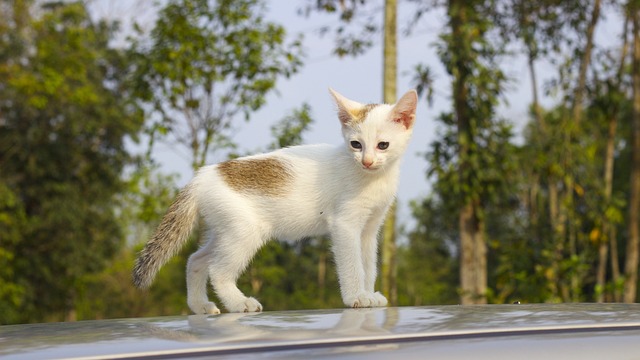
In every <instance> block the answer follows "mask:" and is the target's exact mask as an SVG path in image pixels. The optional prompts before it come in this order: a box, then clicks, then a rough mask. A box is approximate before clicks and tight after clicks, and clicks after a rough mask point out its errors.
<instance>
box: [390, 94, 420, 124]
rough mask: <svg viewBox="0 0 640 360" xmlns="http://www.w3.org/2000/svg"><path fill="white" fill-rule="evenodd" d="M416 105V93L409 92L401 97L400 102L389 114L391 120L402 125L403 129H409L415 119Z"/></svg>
mask: <svg viewBox="0 0 640 360" xmlns="http://www.w3.org/2000/svg"><path fill="white" fill-rule="evenodd" d="M417 104H418V93H417V92H416V91H415V90H409V91H407V93H406V94H404V95H402V97H401V98H400V100H398V102H397V103H396V104H395V105H394V106H393V111H392V113H391V116H392V120H393V121H394V122H397V123H399V124H402V125H404V127H405V129H411V128H412V127H413V122H414V121H415V119H416V106H417Z"/></svg>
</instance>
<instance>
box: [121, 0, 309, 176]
mask: <svg viewBox="0 0 640 360" xmlns="http://www.w3.org/2000/svg"><path fill="white" fill-rule="evenodd" d="M264 11H265V9H264V5H263V3H262V2H261V1H258V0H241V1H231V0H220V1H214V2H211V1H206V0H172V1H169V2H168V3H167V4H166V5H164V6H163V8H162V9H160V11H159V14H158V20H157V21H156V24H155V26H154V28H153V30H152V32H151V34H150V39H149V40H148V41H145V40H136V41H134V42H133V44H132V48H133V51H132V56H133V57H134V59H135V61H136V68H137V77H136V79H137V80H136V81H137V88H138V90H139V91H138V93H137V96H138V97H139V98H140V99H141V100H142V101H144V102H145V103H148V104H150V105H152V110H153V113H152V114H149V116H152V115H156V116H159V118H160V122H159V123H158V124H156V125H154V126H153V127H152V129H157V130H159V131H160V134H163V133H164V132H168V133H170V134H171V135H172V136H173V137H174V138H175V139H176V140H177V141H178V142H179V143H181V144H182V145H184V146H185V147H187V148H188V149H189V150H190V151H191V155H192V157H193V164H192V165H193V167H194V168H198V167H200V166H202V165H204V164H205V162H206V156H207V153H208V152H209V150H210V149H211V146H220V145H222V144H224V143H225V142H227V143H228V139H227V137H226V136H225V131H228V130H229V128H230V127H231V126H232V124H233V121H234V120H235V119H236V117H237V115H244V117H245V119H248V118H249V115H250V113H251V112H253V111H255V110H257V109H259V108H261V107H262V106H263V105H264V103H265V97H266V95H267V94H268V93H269V92H271V91H272V90H273V89H274V86H275V84H276V80H277V79H278V78H279V77H282V76H284V77H288V76H290V75H291V74H293V73H295V72H296V70H297V69H298V67H299V66H300V65H301V62H300V55H301V51H300V41H299V40H295V41H294V42H293V43H291V44H285V40H286V33H285V30H284V28H283V27H282V26H280V25H278V24H275V23H272V22H266V21H265V20H264V17H263V15H264Z"/></svg>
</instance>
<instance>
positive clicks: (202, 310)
mask: <svg viewBox="0 0 640 360" xmlns="http://www.w3.org/2000/svg"><path fill="white" fill-rule="evenodd" d="M189 308H191V311H193V312H194V313H195V314H197V315H217V314H220V309H218V307H217V306H216V304H214V303H212V302H211V301H207V302H204V303H197V304H196V303H194V304H191V303H190V304H189Z"/></svg>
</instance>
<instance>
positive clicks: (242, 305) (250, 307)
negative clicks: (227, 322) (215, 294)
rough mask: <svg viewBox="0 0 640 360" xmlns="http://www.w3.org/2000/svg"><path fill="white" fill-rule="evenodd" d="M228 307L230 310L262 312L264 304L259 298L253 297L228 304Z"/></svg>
mask: <svg viewBox="0 0 640 360" xmlns="http://www.w3.org/2000/svg"><path fill="white" fill-rule="evenodd" d="M225 305H226V304H225ZM226 308H227V310H229V311H230V312H261V311H262V305H261V304H260V303H259V302H258V300H256V299H254V298H252V297H248V298H245V299H244V300H243V301H240V302H238V303H235V304H229V305H228V306H226Z"/></svg>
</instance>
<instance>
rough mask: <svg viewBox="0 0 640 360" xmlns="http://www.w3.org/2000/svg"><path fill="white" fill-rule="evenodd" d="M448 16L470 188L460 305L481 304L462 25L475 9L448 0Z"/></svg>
mask: <svg viewBox="0 0 640 360" xmlns="http://www.w3.org/2000/svg"><path fill="white" fill-rule="evenodd" d="M448 11H449V18H450V20H449V21H450V23H449V24H450V27H451V35H452V38H453V42H454V43H453V44H454V48H455V49H456V50H457V51H459V52H458V53H457V54H456V59H455V61H454V63H453V68H454V69H453V78H454V79H453V102H454V112H455V117H456V120H457V126H458V158H459V162H460V164H459V169H458V172H459V181H460V188H462V189H470V190H469V191H468V193H466V194H465V195H464V196H463V200H462V202H461V204H460V213H459V215H458V216H459V217H458V226H459V231H460V286H461V298H460V301H461V303H462V304H483V303H486V302H487V299H486V286H487V285H486V284H487V282H486V279H487V267H486V242H485V238H484V225H483V220H482V219H481V216H480V211H481V208H480V206H479V200H478V199H477V194H475V193H473V191H474V190H473V184H472V177H473V175H474V174H473V171H474V170H473V166H472V164H471V158H472V157H473V154H472V151H473V150H472V147H471V143H472V142H473V141H474V135H473V131H474V130H473V126H472V124H471V121H472V120H471V116H470V109H469V104H468V101H469V98H468V96H469V89H468V81H469V80H470V77H471V76H472V74H471V72H470V71H471V70H470V67H469V64H471V63H472V62H473V61H472V60H473V59H471V55H470V54H469V53H468V52H467V50H464V49H467V48H468V47H469V44H468V43H469V42H470V41H471V40H470V39H468V36H467V33H468V31H465V28H464V27H465V26H466V23H467V17H468V16H467V15H468V14H467V12H470V11H474V9H472V8H471V7H470V5H469V4H468V3H466V2H465V1H464V0H450V1H449V9H448Z"/></svg>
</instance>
